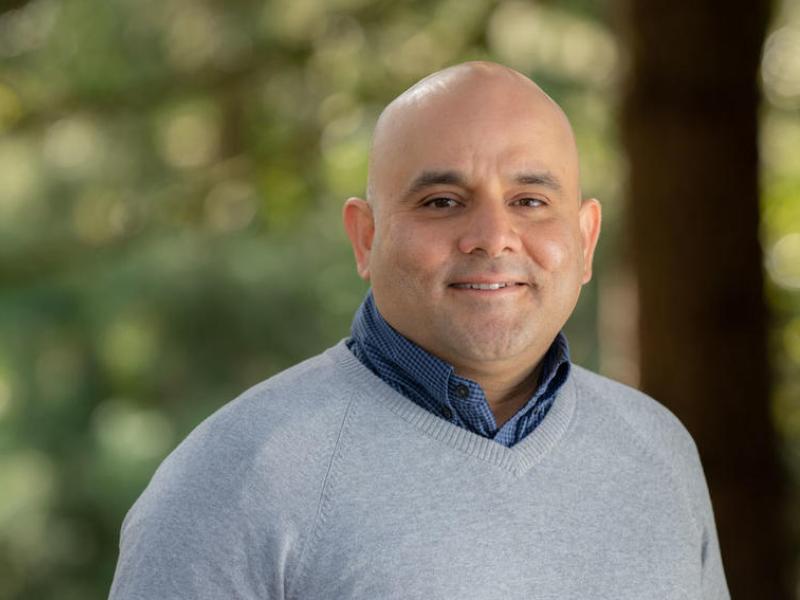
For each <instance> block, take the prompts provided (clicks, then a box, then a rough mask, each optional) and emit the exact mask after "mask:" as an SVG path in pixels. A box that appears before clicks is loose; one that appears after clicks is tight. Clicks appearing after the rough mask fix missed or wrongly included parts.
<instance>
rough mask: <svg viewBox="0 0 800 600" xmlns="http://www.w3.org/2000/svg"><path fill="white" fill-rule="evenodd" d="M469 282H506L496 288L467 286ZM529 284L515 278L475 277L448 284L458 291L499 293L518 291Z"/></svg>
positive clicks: (482, 283) (489, 283)
mask: <svg viewBox="0 0 800 600" xmlns="http://www.w3.org/2000/svg"><path fill="white" fill-rule="evenodd" d="M469 284H473V285H497V284H505V285H503V286H502V287H498V288H496V289H476V288H472V287H465V286H467V285H469ZM527 285H528V284H527V283H526V282H523V281H515V280H514V279H484V278H475V279H467V280H462V281H454V282H452V283H449V284H448V286H447V287H448V288H450V289H452V290H455V291H458V292H471V293H477V294H498V293H509V292H513V291H517V290H519V289H520V288H523V287H526V286H527Z"/></svg>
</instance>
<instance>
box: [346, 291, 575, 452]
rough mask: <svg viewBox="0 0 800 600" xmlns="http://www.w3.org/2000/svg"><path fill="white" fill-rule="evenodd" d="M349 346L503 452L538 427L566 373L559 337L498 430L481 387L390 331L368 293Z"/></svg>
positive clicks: (429, 406) (409, 393) (400, 387)
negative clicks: (531, 387) (528, 391)
mask: <svg viewBox="0 0 800 600" xmlns="http://www.w3.org/2000/svg"><path fill="white" fill-rule="evenodd" d="M347 346H348V348H350V351H351V352H352V353H353V354H354V355H355V356H356V357H357V358H358V359H359V360H360V361H361V362H362V363H363V364H364V365H365V366H366V367H367V368H369V369H370V370H371V371H372V372H373V373H375V374H376V375H377V376H378V377H380V378H381V379H382V380H383V381H385V382H386V383H387V384H389V385H390V386H392V387H393V388H394V389H395V390H397V391H398V392H400V393H401V394H403V395H404V396H406V397H407V398H409V399H411V400H413V401H414V402H415V403H417V404H418V405H419V406H421V407H422V408H425V409H426V410H429V411H431V412H432V413H434V414H437V415H439V416H440V417H442V418H444V419H447V420H448V421H450V422H451V423H453V424H455V425H458V426H459V427H463V428H464V429H468V430H469V431H472V432H473V433H477V434H478V435H481V436H483V437H486V438H489V439H492V440H494V441H496V442H497V443H499V444H502V445H503V446H506V447H511V446H513V445H514V444H516V443H517V442H519V441H520V440H521V439H522V438H524V437H525V436H526V435H528V434H529V433H530V432H531V431H533V430H534V429H536V427H537V426H538V425H539V423H541V422H542V420H543V419H544V417H545V415H546V414H547V411H548V410H549V409H550V407H551V406H552V404H553V401H554V400H555V397H556V394H557V393H558V390H559V388H560V387H561V386H562V385H563V383H564V381H566V379H567V376H568V375H569V371H570V360H569V346H568V344H567V338H566V337H565V336H564V334H563V333H562V332H559V334H558V335H557V336H556V339H555V340H554V341H553V343H552V344H551V346H550V348H549V349H548V350H547V352H546V353H545V356H544V358H543V363H542V370H541V374H540V376H539V385H538V386H537V388H536V391H535V392H534V394H533V396H531V398H530V399H529V400H528V402H527V403H526V404H525V406H523V407H522V408H521V409H520V410H519V411H517V413H516V414H515V415H514V416H513V417H511V418H510V419H509V420H508V421H506V422H505V423H504V424H503V426H502V427H500V428H498V427H497V422H496V421H495V418H494V414H493V413H492V409H491V408H490V407H489V403H488V402H487V400H486V395H485V394H484V393H483V389H481V386H480V385H478V384H477V383H475V382H474V381H472V380H471V379H466V378H464V377H459V376H458V375H456V374H455V371H454V369H453V366H452V365H450V364H448V363H446V362H444V361H443V360H441V359H439V358H437V357H436V356H434V355H433V354H431V353H430V352H427V351H426V350H424V349H422V348H421V347H420V346H418V345H417V344H415V343H414V342H412V341H411V340H409V339H408V338H406V337H405V336H403V335H401V334H400V333H398V332H397V331H396V330H395V329H393V328H392V327H391V326H390V325H389V324H388V323H387V322H386V321H385V320H384V318H383V317H382V316H381V314H380V313H379V312H378V309H377V307H376V306H375V300H374V298H373V297H372V291H371V290H370V292H369V293H368V294H367V297H366V298H365V299H364V302H363V303H362V304H361V306H360V308H359V309H358V311H357V312H356V315H355V318H354V319H353V326H352V335H351V337H350V339H349V340H348V341H347Z"/></svg>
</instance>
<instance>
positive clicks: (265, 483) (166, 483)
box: [123, 353, 349, 530]
mask: <svg viewBox="0 0 800 600" xmlns="http://www.w3.org/2000/svg"><path fill="white" fill-rule="evenodd" d="M345 385H346V384H345V383H344V379H343V378H342V376H341V374H340V373H339V370H338V369H337V368H336V364H335V362H334V361H333V360H332V359H331V358H330V357H329V356H328V353H323V354H320V355H317V356H315V357H312V358H310V359H308V360H305V361H303V362H301V363H299V364H297V365H295V366H293V367H291V368H289V369H287V370H285V371H283V372H281V373H278V374H276V375H274V376H272V377H270V378H268V379H266V380H264V381H262V382H260V383H258V384H256V385H254V386H253V387H251V388H249V389H248V390H246V391H244V392H243V393H242V394H240V395H239V396H238V397H236V398H235V399H233V400H231V401H230V402H228V403H227V404H225V405H223V406H222V407H221V408H220V409H219V410H217V411H216V412H215V413H214V414H212V415H210V416H209V417H207V418H206V419H205V420H204V421H203V422H202V423H200V424H199V425H198V426H197V427H196V428H195V429H194V430H193V431H192V432H191V433H190V434H189V435H188V436H187V437H186V438H185V439H184V440H183V441H182V442H181V443H180V444H179V445H178V446H177V447H176V448H175V449H174V450H173V451H172V452H171V453H170V454H169V455H168V456H167V457H166V458H165V459H164V461H163V462H162V463H161V465H160V466H159V467H158V469H157V470H156V472H155V474H154V475H153V477H152V479H151V481H150V483H149V485H148V486H147V488H146V489H145V491H144V492H143V493H142V495H141V496H140V498H139V499H138V500H137V502H136V504H134V507H133V508H132V509H131V511H130V512H129V514H128V516H127V517H126V520H125V523H124V524H123V530H124V529H125V527H126V526H127V525H129V524H130V521H132V520H136V519H137V517H140V516H141V517H143V516H145V515H148V514H152V513H153V512H164V511H166V512H171V510H172V509H171V508H169V507H173V506H175V507H177V506H186V505H191V506H192V507H193V509H194V511H195V512H197V513H199V514H203V513H204V512H206V511H215V510H216V509H217V507H219V506H228V505H231V504H232V503H235V504H236V505H237V506H239V507H240V509H244V510H245V511H246V510H247V509H249V508H251V507H252V508H254V509H255V511H256V513H257V514H264V513H263V511H261V510H260V508H259V507H262V506H264V505H265V504H266V505H269V506H271V508H272V509H273V510H275V511H284V510H285V511H286V515H285V516H287V517H290V518H292V517H293V518H294V519H296V520H298V521H303V520H306V519H308V518H310V517H311V516H312V515H313V513H314V511H315V510H316V505H315V504H314V500H313V499H314V498H315V497H317V498H318V497H319V492H320V490H321V488H322V485H323V480H324V477H325V472H326V469H327V466H328V462H329V460H330V457H331V456H332V455H333V453H334V450H335V446H336V441H337V437H338V433H339V430H340V428H341V425H342V423H343V421H344V417H345V414H346V412H347V407H348V404H349V400H348V396H349V395H348V394H347V393H346V390H344V389H343V388H344V387H345ZM298 499H302V500H303V502H298ZM305 502H308V505H307V506H306V505H305Z"/></svg>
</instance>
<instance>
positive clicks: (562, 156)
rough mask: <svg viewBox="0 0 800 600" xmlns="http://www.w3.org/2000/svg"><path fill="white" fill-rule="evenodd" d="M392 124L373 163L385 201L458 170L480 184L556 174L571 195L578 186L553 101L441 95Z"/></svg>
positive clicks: (567, 135) (382, 133)
mask: <svg viewBox="0 0 800 600" xmlns="http://www.w3.org/2000/svg"><path fill="white" fill-rule="evenodd" d="M389 117H390V118H391V120H389V122H387V123H383V124H382V125H381V127H380V129H379V131H377V132H376V137H375V141H374V145H373V154H374V155H373V160H372V164H371V176H372V177H373V179H374V184H375V187H378V188H383V190H382V191H383V193H384V194H385V193H386V192H387V191H388V190H387V186H388V188H389V189H390V190H391V192H398V191H400V188H402V187H405V186H406V185H407V184H408V182H409V181H412V180H414V179H415V178H417V177H419V175H420V173H423V172H430V171H436V172H443V171H457V172H460V173H462V174H464V176H465V178H466V179H467V180H470V179H471V180H473V182H476V183H477V182H479V181H480V180H482V179H484V178H487V177H501V178H506V179H513V178H515V177H516V176H517V174H519V173H528V172H547V173H550V174H551V175H552V176H553V177H555V178H556V179H558V180H559V182H561V183H562V186H563V187H565V188H569V187H570V186H571V185H573V183H574V182H577V152H576V150H575V145H574V139H573V137H572V131H571V129H570V127H569V124H568V122H567V121H566V118H565V117H564V116H563V113H561V112H560V110H558V109H557V108H556V107H555V106H554V105H553V104H552V102H551V101H549V99H547V100H546V101H545V100H543V99H536V98H534V99H531V98H530V97H529V96H523V97H521V98H520V97H516V98H515V97H503V96H499V95H497V94H495V95H488V96H487V94H480V93H477V94H472V95H467V96H462V97H458V96H455V97H453V96H452V95H446V96H445V95H443V96H442V97H438V98H434V99H433V100H431V101H428V102H426V103H424V104H423V105H416V106H409V107H405V108H404V109H403V110H399V111H396V112H395V113H394V114H391V115H389ZM376 191H377V190H376Z"/></svg>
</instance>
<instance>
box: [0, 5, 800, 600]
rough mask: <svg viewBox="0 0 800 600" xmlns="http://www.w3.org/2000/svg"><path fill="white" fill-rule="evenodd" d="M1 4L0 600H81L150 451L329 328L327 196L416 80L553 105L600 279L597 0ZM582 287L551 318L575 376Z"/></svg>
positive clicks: (318, 343) (149, 466)
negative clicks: (564, 122)
mask: <svg viewBox="0 0 800 600" xmlns="http://www.w3.org/2000/svg"><path fill="white" fill-rule="evenodd" d="M15 5H17V8H15V9H14V10H10V9H0V11H3V12H0V60H2V62H0V136H2V137H0V451H2V454H1V455H0V597H3V598H28V599H38V598H59V599H62V600H69V599H72V598H75V599H80V600H90V599H92V598H98V599H99V598H105V597H106V596H107V593H108V587H109V585H110V582H111V577H112V574H113V568H114V565H115V562H116V558H117V543H118V533H119V527H120V525H121V523H122V518H123V517H124V515H125V512H126V511H127V509H128V508H129V507H130V505H131V504H132V503H133V501H134V500H135V499H136V497H137V496H138V494H139V493H140V492H141V491H142V489H143V488H144V486H145V485H146V483H147V481H148V480H149V478H150V476H151V475H152V473H153V471H154V469H155V468H156V466H157V465H158V463H159V462H160V460H161V459H162V458H163V457H164V456H165V455H166V454H167V453H168V452H169V451H170V450H171V449H172V448H173V447H174V446H175V445H176V444H177V443H178V442H179V441H180V440H181V439H182V438H183V437H184V436H185V435H186V434H187V433H188V431H190V430H191V429H192V428H193V427H194V426H196V425H197V424H198V423H199V422H200V421H201V420H202V419H203V418H204V417H205V416H207V415H209V414H210V413H211V412H213V411H214V410H216V409H217V408H218V407H219V406H221V405H222V404H224V403H225V402H227V401H228V400H230V399H232V398H233V397H234V396H236V395H237V394H238V393H240V392H241V391H242V390H244V389H245V388H247V387H249V386H251V385H253V384H255V383H256V382H258V381H260V380H262V379H264V378H266V377H268V376H269V375H271V374H272V373H275V372H276V371H278V370H280V369H282V368H285V367H286V366H288V365H290V364H293V363H295V362H297V361H299V360H302V359H303V358H305V357H307V356H310V355H312V354H315V353H316V352H318V351H320V350H322V349H324V348H325V347H327V346H329V345H331V344H332V343H334V342H336V341H337V340H338V339H340V338H341V337H343V336H345V335H347V333H348V329H349V323H350V320H351V318H352V314H353V311H354V310H355V308H356V307H357V305H358V303H359V301H360V300H361V298H362V297H363V294H364V292H365V290H366V286H365V284H364V283H363V282H362V281H360V280H359V279H358V277H357V276H356V273H355V270H354V268H353V265H352V258H351V253H350V249H349V246H348V244H347V242H346V239H345V237H344V235H343V232H342V228H341V224H340V206H341V203H342V201H343V199H344V198H346V197H347V196H350V195H362V194H363V189H364V184H365V175H366V156H367V148H368V144H369V135H370V130H371V126H372V123H373V122H374V119H375V117H376V116H377V114H378V113H379V111H380V110H381V108H382V106H383V105H384V104H385V103H386V102H387V101H388V100H389V99H391V98H392V97H393V96H394V95H396V94H397V93H399V92H400V91H402V90H403V89H404V88H406V87H407V86H408V85H410V84H411V83H413V82H414V81H415V80H417V79H418V78H420V77H421V76H423V75H426V74H428V73H430V72H431V71H433V70H435V69H438V68H440V67H443V66H445V65H447V64H451V63H454V62H458V61H461V60H466V59H472V58H484V57H486V58H492V59H495V60H499V61H501V62H505V63H507V64H509V65H511V66H514V67H516V68H519V69H520V70H522V71H524V72H527V73H529V74H530V75H532V76H534V78H535V79H536V80H537V81H539V82H540V83H541V84H542V85H543V86H544V87H545V89H546V90H547V91H548V93H550V94H551V95H552V96H553V97H554V98H555V99H557V100H558V101H559V102H561V103H562V104H563V105H564V106H565V108H566V110H567V112H568V113H569V115H570V117H571V119H572V120H573V123H574V125H575V129H576V134H577V137H578V140H579V145H580V146H581V149H582V153H583V156H582V159H583V173H584V181H583V184H584V192H585V195H587V196H597V197H599V198H600V199H601V200H602V201H603V204H604V211H605V220H604V222H605V228H606V232H607V234H605V237H604V241H603V242H602V243H601V246H600V251H599V252H600V257H599V258H600V262H601V264H600V265H599V266H598V267H597V269H596V271H597V273H598V275H596V277H595V280H597V279H598V278H601V279H602V276H603V275H602V274H603V272H604V270H606V269H607V270H608V271H613V269H614V265H613V264H611V261H612V259H613V257H614V255H615V254H616V253H617V247H616V242H615V237H614V236H615V231H616V230H618V229H619V215H620V212H621V210H620V199H619V196H620V181H621V177H620V172H621V168H620V164H619V163H620V160H619V158H618V154H617V152H616V148H615V146H614V143H613V136H614V132H613V126H612V124H611V123H612V118H611V112H610V108H611V106H610V105H611V104H612V103H613V101H614V96H613V90H614V89H615V87H614V86H615V81H616V78H617V77H618V70H617V68H616V67H617V61H618V58H617V57H618V50H617V48H616V45H615V41H614V38H613V36H612V35H611V34H610V33H609V32H608V30H607V28H606V26H605V25H604V24H603V22H602V20H601V19H602V18H603V17H604V14H601V11H600V9H598V6H599V5H598V4H597V3H589V2H585V1H583V0H581V1H573V2H570V3H566V4H563V5H562V4H559V3H554V2H544V3H528V2H519V1H505V2H499V1H497V0H472V1H470V2H462V1H461V0H428V1H425V2H423V1H421V0H413V1H408V2H388V1H386V0H328V1H327V2H323V1H321V0H271V1H267V2H259V3H256V2H248V1H244V0H241V1H237V2H226V3H223V2H219V1H217V0H69V1H66V2H58V1H56V0H31V1H29V2H24V1H19V2H16V3H15ZM781 210H784V209H781ZM609 234H610V236H611V237H609ZM604 264H605V266H604ZM599 295H600V294H599V291H598V287H597V286H596V284H594V283H592V284H591V286H590V287H588V288H587V289H586V290H585V297H584V300H583V302H582V303H581V305H580V308H579V310H578V312H577V313H576V314H575V316H574V318H573V319H572V320H571V322H570V324H569V326H568V333H569V335H570V341H571V343H572V346H573V357H574V358H575V360H576V361H577V362H582V363H584V364H587V365H588V366H590V367H596V366H597V364H598V363H599V362H600V358H601V357H600V354H599V350H598V344H597V340H596V335H595V329H596V327H595V312H596V304H597V299H598V296H599ZM623 318H624V315H623ZM791 339H792V340H794V339H795V338H794V337H791ZM792 343H795V342H792Z"/></svg>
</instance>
